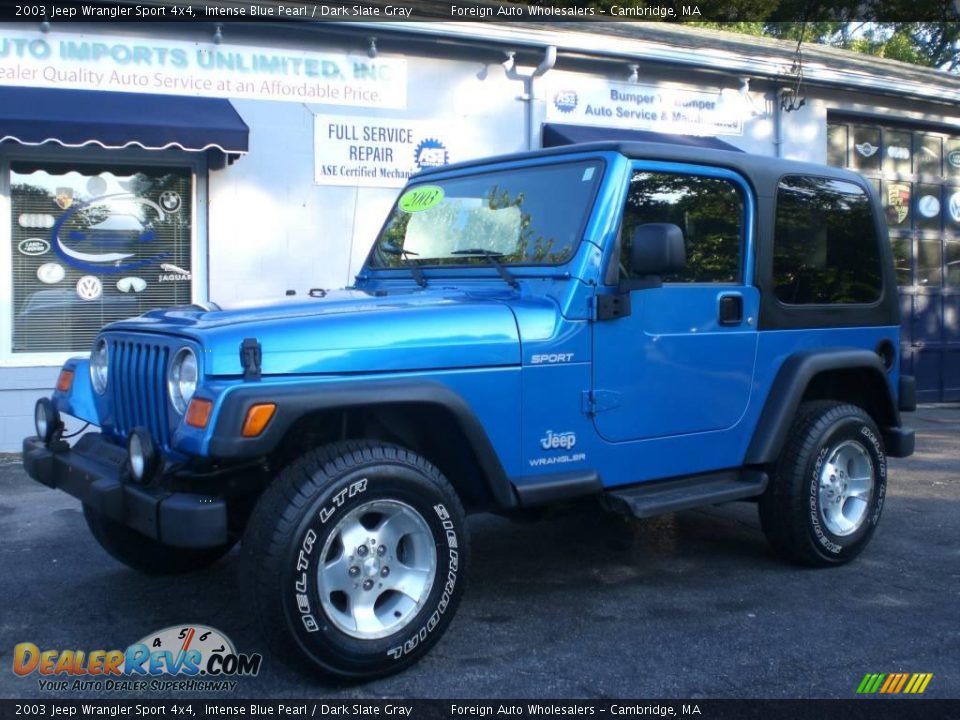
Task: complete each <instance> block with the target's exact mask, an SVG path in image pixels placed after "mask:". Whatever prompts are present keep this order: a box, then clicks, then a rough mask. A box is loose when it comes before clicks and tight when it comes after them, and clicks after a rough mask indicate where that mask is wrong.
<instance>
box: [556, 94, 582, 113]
mask: <svg viewBox="0 0 960 720" xmlns="http://www.w3.org/2000/svg"><path fill="white" fill-rule="evenodd" d="M579 102H580V98H578V97H577V92H576V90H569V89H568V90H559V91H558V92H557V94H556V95H554V96H553V104H554V106H555V107H556V108H557V110H559V111H560V112H562V113H571V112H573V111H574V110H576V109H577V103H579Z"/></svg>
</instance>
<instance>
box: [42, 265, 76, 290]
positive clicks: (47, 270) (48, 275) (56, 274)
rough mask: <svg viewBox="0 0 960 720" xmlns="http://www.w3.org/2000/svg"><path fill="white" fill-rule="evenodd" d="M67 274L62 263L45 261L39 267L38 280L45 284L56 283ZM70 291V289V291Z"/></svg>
mask: <svg viewBox="0 0 960 720" xmlns="http://www.w3.org/2000/svg"><path fill="white" fill-rule="evenodd" d="M66 274H67V272H66V270H64V269H63V265H61V264H60V263H55V262H49V263H44V264H43V265H41V266H40V267H38V268H37V280H39V281H40V282H42V283H44V284H45V285H56V284H57V283H58V282H60V281H61V280H63V278H64V276H65V275H66ZM68 292H69V291H68Z"/></svg>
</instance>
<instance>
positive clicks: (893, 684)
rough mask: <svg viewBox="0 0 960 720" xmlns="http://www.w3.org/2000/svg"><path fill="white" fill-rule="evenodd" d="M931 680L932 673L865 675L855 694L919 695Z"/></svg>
mask: <svg viewBox="0 0 960 720" xmlns="http://www.w3.org/2000/svg"><path fill="white" fill-rule="evenodd" d="M932 679H933V673H890V674H887V673H867V674H866V675H864V676H863V680H861V681H860V684H859V685H858V686H857V694H858V695H873V694H874V693H880V694H882V695H898V694H900V693H901V692H902V693H903V694H905V695H906V694H909V695H920V694H922V693H923V692H925V691H926V689H927V685H929V684H930V681H931V680H932Z"/></svg>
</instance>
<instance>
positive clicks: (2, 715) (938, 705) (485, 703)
mask: <svg viewBox="0 0 960 720" xmlns="http://www.w3.org/2000/svg"><path fill="white" fill-rule="evenodd" d="M70 717H76V718H84V719H85V720H86V718H96V717H106V718H173V719H177V718H185V719H189V718H197V719H201V720H202V719H205V718H224V717H233V718H236V717H242V718H348V717H349V718H416V719H418V720H421V719H422V720H428V719H433V718H481V717H484V718H486V717H518V718H558V717H559V718H572V717H590V718H637V717H640V718H655V719H656V720H662V719H663V718H676V717H683V718H690V720H726V719H728V718H729V719H730V720H750V719H752V718H756V719H757V720H768V719H769V720H794V719H797V720H806V719H807V718H811V719H815V720H834V719H836V720H859V719H860V718H862V719H863V720H886V719H887V718H889V719H890V720H912V719H913V718H916V719H917V720H920V719H921V718H922V719H923V720H941V719H942V720H958V718H960V700H924V699H920V698H916V699H910V700H905V699H898V700H886V699H857V700H602V701H594V700H347V701H344V700H336V701H324V700H302V699H301V700H282V701H280V700H222V699H213V700H195V699H184V700H86V701H80V700H66V699H65V700H48V699H45V700H25V701H22V702H21V701H17V700H0V720H7V718H11V719H12V718H18V719H21V720H25V719H30V720H36V719H39V718H42V719H43V720H51V719H53V718H70Z"/></svg>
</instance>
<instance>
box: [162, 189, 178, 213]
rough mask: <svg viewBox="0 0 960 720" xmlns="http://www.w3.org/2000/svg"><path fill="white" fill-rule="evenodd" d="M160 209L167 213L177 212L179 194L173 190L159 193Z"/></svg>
mask: <svg viewBox="0 0 960 720" xmlns="http://www.w3.org/2000/svg"><path fill="white" fill-rule="evenodd" d="M160 207H162V208H163V209H164V211H165V212H168V213H175V212H178V211H179V210H180V193H178V192H175V191H173V190H164V191H163V192H162V193H160Z"/></svg>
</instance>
